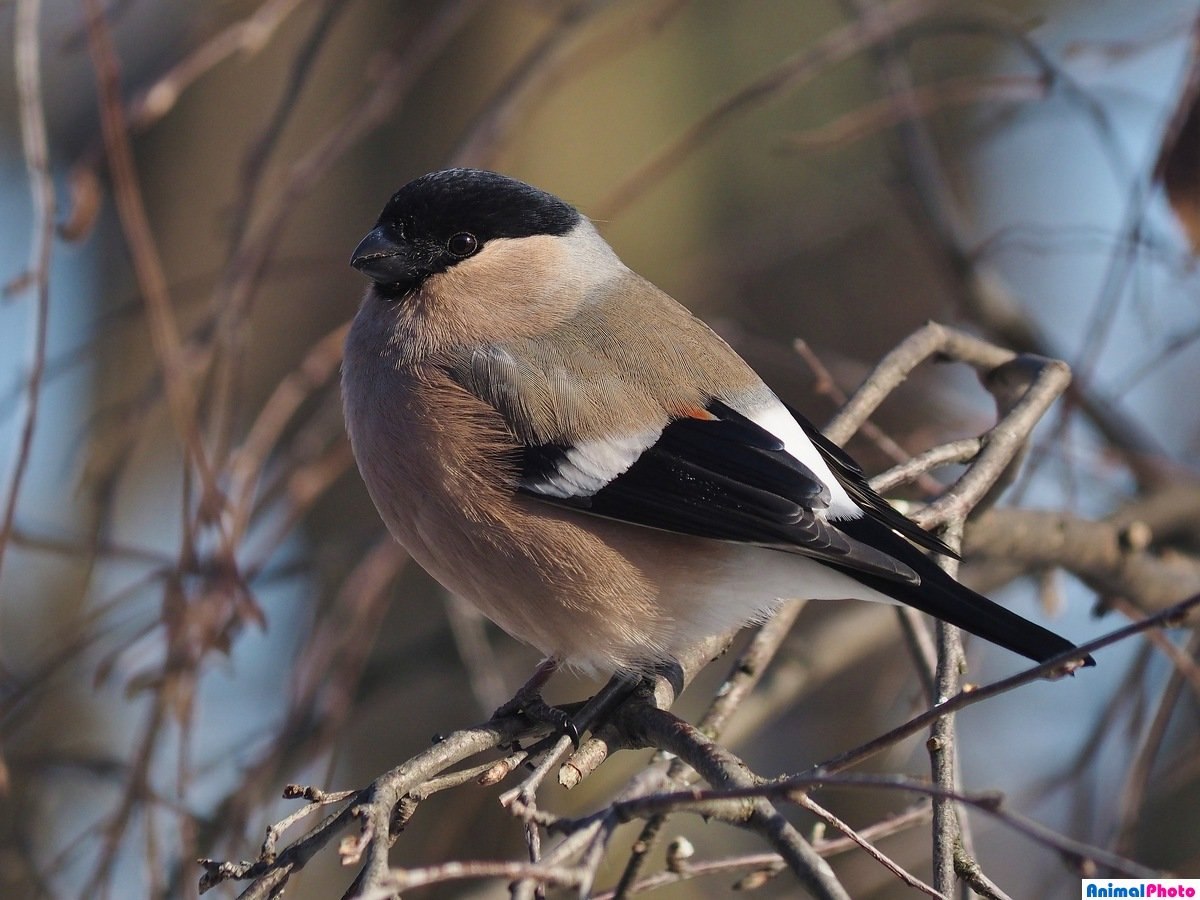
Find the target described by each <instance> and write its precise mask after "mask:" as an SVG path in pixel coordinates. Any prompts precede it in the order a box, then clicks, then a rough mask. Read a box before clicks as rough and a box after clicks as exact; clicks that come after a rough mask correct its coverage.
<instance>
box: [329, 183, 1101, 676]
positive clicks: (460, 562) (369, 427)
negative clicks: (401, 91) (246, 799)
mask: <svg viewBox="0 0 1200 900" xmlns="http://www.w3.org/2000/svg"><path fill="white" fill-rule="evenodd" d="M351 265H353V266H354V268H356V269H357V270H358V271H360V272H361V273H362V274H364V275H366V276H367V277H368V278H369V279H370V280H371V284H370V285H369V287H368V289H367V291H366V294H365V296H364V297H363V299H362V304H361V306H360V307H359V309H358V314H357V315H356V317H355V319H354V322H353V324H352V326H351V328H350V331H349V335H348V337H347V339H346V347H345V361H344V366H343V375H342V388H343V398H344V408H345V417H346V425H347V428H348V431H349V434H350V441H351V444H352V445H353V449H354V456H355V459H356V460H357V462H358V467H359V470H360V472H361V473H362V477H363V479H364V481H365V482H366V485H367V488H368V490H369V491H370V494H371V497H372V499H373V500H374V503H375V505H376V507H377V508H378V510H379V513H380V515H381V516H382V517H383V520H384V522H385V523H386V524H387V527H388V529H389V530H390V531H391V533H392V534H393V535H394V536H395V538H396V539H397V540H398V541H399V542H400V543H401V544H403V545H404V547H405V548H406V549H407V550H408V552H409V553H410V554H411V555H412V557H413V558H414V559H415V560H416V561H417V562H418V563H420V564H421V565H422V566H423V567H424V568H425V569H426V570H427V571H428V572H429V573H430V574H431V575H432V576H433V577H434V578H436V579H437V580H438V581H439V582H441V584H442V585H443V586H444V587H446V588H447V589H449V590H450V591H453V592H455V593H457V594H459V595H460V596H462V597H463V598H465V599H467V600H468V601H470V602H471V603H473V604H474V605H475V606H477V607H478V608H479V609H480V610H481V611H482V612H483V613H484V615H486V616H487V617H488V618H490V619H491V620H492V621H494V622H496V623H497V624H498V625H499V626H500V627H502V628H503V629H504V630H505V631H507V632H509V633H510V634H511V635H513V636H515V637H517V638H519V639H521V640H523V641H526V642H528V643H530V644H532V645H533V646H534V647H536V648H538V649H539V650H540V651H541V652H542V653H544V654H546V656H547V657H548V659H549V660H551V661H553V662H557V663H561V664H565V665H569V666H574V667H578V668H581V669H584V670H592V671H595V670H600V671H605V672H612V671H617V672H626V673H639V672H646V671H649V670H651V669H653V668H654V667H656V666H658V665H660V664H663V663H669V662H670V660H671V659H672V658H673V657H674V656H675V654H677V653H678V652H679V651H680V650H681V649H682V648H684V647H686V646H688V645H689V644H691V643H693V642H695V641H697V640H699V639H701V638H704V637H708V636H711V635H714V634H717V633H719V632H722V631H724V630H727V629H730V628H732V627H736V626H738V625H741V624H744V623H747V622H751V621H754V620H761V619H763V618H764V617H766V616H768V615H769V614H770V612H771V610H772V608H773V607H774V606H776V605H777V604H778V603H779V602H780V598H788V597H807V598H812V599H841V598H860V599H864V600H876V601H886V602H892V603H896V602H899V603H905V604H908V605H910V606H914V607H916V608H917V609H919V610H922V611H923V612H926V613H928V614H930V615H932V616H936V617H938V618H940V619H943V620H945V621H946V622H950V623H952V624H954V625H957V626H958V627H960V628H963V629H966V630H967V631H969V632H972V633H973V634H976V635H978V636H980V637H982V638H985V639H986V640H988V641H991V642H993V643H996V644H999V645H1000V646H1002V647H1005V648H1007V649H1009V650H1011V651H1014V652H1016V653H1019V654H1021V655H1022V656H1025V657H1028V658H1030V659H1032V660H1035V661H1044V660H1046V659H1048V658H1049V657H1052V656H1055V655H1057V654H1060V653H1063V652H1065V651H1069V650H1072V649H1074V645H1073V644H1071V643H1070V642H1069V641H1067V640H1064V639H1063V638H1061V637H1059V636H1058V635H1056V634H1054V633H1052V632H1050V631H1048V630H1046V629H1045V628H1042V627H1041V626H1039V625H1035V624H1034V623H1032V622H1029V621H1027V620H1026V619H1024V618H1022V617H1020V616H1018V615H1016V614H1014V613H1012V612H1010V611H1008V610H1007V609H1005V608H1003V607H1001V606H999V605H997V604H996V603H993V602H992V601H991V600H989V599H987V598H986V597H983V596H981V595H979V594H977V593H975V592H974V591H971V590H970V589H968V588H966V587H964V586H963V585H961V584H959V583H958V582H957V581H955V580H954V579H952V578H951V577H950V576H948V575H947V574H946V573H945V572H943V571H942V570H941V569H940V568H939V567H938V566H936V565H935V564H934V563H933V562H932V561H931V560H930V559H929V558H928V557H927V556H926V554H925V552H923V551H929V552H932V553H935V554H951V551H950V549H949V548H948V547H947V546H946V545H945V544H944V543H943V542H942V541H941V540H940V539H939V538H938V537H936V536H935V535H933V534H931V533H929V532H928V531H925V530H924V529H922V528H921V527H919V526H918V525H916V524H915V523H914V522H912V521H911V520H909V519H907V518H905V517H904V516H903V515H901V514H900V513H899V512H898V511H897V510H895V509H894V508H893V507H892V506H890V505H889V504H888V503H887V501H885V500H884V499H883V498H882V497H880V496H879V495H878V494H877V493H875V492H874V491H873V490H872V489H871V488H870V487H869V486H868V484H867V482H866V479H865V478H864V475H863V471H862V469H860V468H859V466H858V465H857V464H856V463H855V462H854V460H853V459H851V458H850V457H849V456H848V455H847V454H846V453H845V452H844V451H842V450H841V449H840V448H839V447H837V446H836V445H834V444H833V443H832V442H830V441H829V440H827V439H826V438H825V437H824V436H822V434H821V433H820V432H819V431H818V430H817V429H816V428H815V427H814V426H813V425H812V424H811V423H810V422H808V421H807V420H806V419H805V418H803V417H802V416H801V415H799V414H798V413H796V412H795V411H794V410H792V409H790V408H789V407H788V406H787V405H786V404H784V403H783V402H781V401H780V399H779V398H778V397H777V396H776V395H775V394H774V393H772V391H771V390H770V388H768V387H767V386H766V385H765V384H764V383H763V381H762V380H761V379H760V378H759V377H758V375H756V374H755V373H754V371H753V370H752V369H751V368H750V366H749V365H747V364H746V362H745V361H743V360H742V359H741V357H739V356H738V355H737V354H736V353H735V352H734V351H733V350H732V349H731V348H730V347H729V345H728V344H726V343H725V341H723V340H722V339H721V338H720V337H718V336H717V335H716V334H715V333H714V332H713V331H712V330H710V329H709V328H708V327H707V326H706V325H704V323H702V322H701V321H699V320H698V319H696V318H695V317H694V316H692V315H691V313H689V312H688V311H687V310H686V309H684V307H682V306H681V305H679V304H678V303H676V302H675V301H674V300H673V299H671V298H670V297H669V296H667V295H666V294H665V293H663V292H662V291H660V290H659V289H658V288H656V287H655V286H654V285H653V284H651V283H650V282H649V281H647V280H646V279H644V278H642V277H640V276H639V275H637V274H636V273H634V272H632V271H630V270H629V269H628V268H626V266H625V265H624V264H623V263H622V262H621V260H620V259H618V258H617V255H616V253H615V252H614V251H613V249H612V248H611V247H610V246H609V245H608V244H607V243H606V242H605V240H604V239H603V238H602V237H601V236H600V234H599V233H598V232H597V230H596V229H595V227H593V225H592V223H591V222H590V221H589V220H588V219H587V218H585V217H584V216H583V215H581V214H580V213H579V212H578V211H577V210H576V209H575V208H574V207H572V206H570V205H569V204H567V203H565V202H563V201H562V200H560V199H558V198H557V197H555V196H553V195H551V194H548V193H546V192H544V191H541V190H538V189H537V188H534V187H532V186H530V185H528V184H524V183H522V182H520V181H516V180H514V179H512V178H508V177H506V176H503V175H499V174H496V173H493V172H485V171H480V170H475V169H465V168H456V169H447V170H445V171H440V172H433V173H431V174H428V175H424V176H422V177H420V178H418V179H416V180H415V181H411V182H409V183H408V184H406V185H405V186H404V187H402V188H401V189H400V190H399V191H397V192H396V193H395V194H394V195H393V196H392V198H391V199H390V200H389V201H388V203H387V205H386V206H385V207H384V209H383V213H382V214H381V215H380V216H379V219H378V221H377V222H376V223H375V227H374V228H372V229H371V231H370V232H368V234H367V235H366V237H364V238H363V239H362V242H361V243H360V244H359V245H358V247H357V248H356V249H355V250H354V254H353V257H352V259H351ZM1085 662H1087V663H1090V662H1091V660H1090V659H1087V660H1085Z"/></svg>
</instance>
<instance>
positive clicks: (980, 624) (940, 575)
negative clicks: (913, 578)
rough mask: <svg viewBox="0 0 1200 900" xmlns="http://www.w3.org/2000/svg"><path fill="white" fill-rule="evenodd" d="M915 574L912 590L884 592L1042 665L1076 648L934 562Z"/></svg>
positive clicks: (1089, 662) (1089, 661)
mask: <svg viewBox="0 0 1200 900" xmlns="http://www.w3.org/2000/svg"><path fill="white" fill-rule="evenodd" d="M918 574H920V576H921V584H919V585H915V586H911V587H910V586H908V585H893V586H890V587H891V589H890V590H888V591H887V593H888V594H890V595H892V596H893V597H895V598H896V599H897V600H900V601H901V602H902V603H906V604H908V605H909V606H913V607H916V608H917V609H919V610H921V611H922V612H926V613H929V615H931V616H934V617H936V618H938V619H941V620H942V621H944V622H949V623H950V624H951V625H956V626H957V627H959V628H961V629H963V630H964V631H969V632H971V634H974V635H976V636H978V637H981V638H983V639H984V640H985V641H991V642H992V643H993V644H998V645H1000V646H1001V647H1004V648H1005V649H1006V650H1011V651H1013V652H1014V653H1019V654H1021V656H1024V657H1026V658H1028V659H1032V660H1033V661H1034V662H1045V661H1046V660H1048V659H1050V658H1051V657H1054V656H1058V655H1059V654H1061V653H1066V652H1068V651H1071V650H1075V649H1077V648H1076V646H1075V645H1074V644H1072V643H1071V642H1070V641H1068V640H1067V639H1066V638H1064V637H1060V636H1059V635H1057V634H1055V633H1054V632H1053V631H1050V630H1049V629H1047V628H1043V627H1042V626H1041V625H1037V624H1035V623H1033V622H1030V621H1029V620H1028V619H1025V618H1023V617H1021V616H1019V615H1017V614H1016V613H1014V612H1012V611H1010V610H1008V609H1005V608H1004V607H1003V606H1001V605H1000V604H998V603H995V602H994V601H992V600H989V599H988V598H987V597H984V596H983V595H982V594H977V593H975V592H974V591H973V590H971V589H970V588H968V587H965V586H964V585H961V584H959V583H958V582H957V581H955V580H954V579H953V578H951V577H950V576H949V575H947V574H946V573H945V572H943V571H942V570H941V569H940V568H938V567H937V566H936V565H934V564H933V563H929V564H928V568H925V567H922V568H920V569H919V570H918ZM897 588H899V590H897ZM1095 664H1096V661H1095V660H1094V659H1092V657H1091V656H1085V657H1084V658H1083V665H1085V666H1094V665H1095Z"/></svg>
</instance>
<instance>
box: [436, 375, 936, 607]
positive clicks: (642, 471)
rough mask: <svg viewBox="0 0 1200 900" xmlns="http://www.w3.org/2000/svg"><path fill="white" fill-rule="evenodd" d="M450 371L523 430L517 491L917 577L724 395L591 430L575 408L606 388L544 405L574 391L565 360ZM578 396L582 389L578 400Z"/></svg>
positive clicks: (890, 576) (898, 578)
mask: <svg viewBox="0 0 1200 900" xmlns="http://www.w3.org/2000/svg"><path fill="white" fill-rule="evenodd" d="M518 360H519V362H518ZM576 362H578V360H576ZM480 367H484V368H486V374H483V373H481V371H480ZM472 369H473V370H474V371H472ZM450 372H451V376H452V377H454V378H455V379H456V380H457V381H458V382H459V383H460V384H461V385H463V386H464V387H466V388H467V389H468V390H470V391H471V392H472V393H474V394H475V395H476V396H479V397H480V398H481V399H484V400H486V401H488V402H489V403H491V404H492V405H493V406H494V407H495V408H496V409H497V411H498V412H500V414H501V415H502V416H503V417H504V418H505V420H506V422H508V423H509V426H510V428H511V430H512V431H513V433H514V435H515V436H516V437H517V439H518V449H517V455H518V457H519V458H518V459H517V468H518V471H519V475H518V480H517V490H518V491H519V492H520V493H522V494H525V495H527V496H530V497H534V498H537V499H538V500H541V501H544V502H546V503H552V504H557V505H561V506H567V507H570V508H573V509H577V510H580V511H583V512H587V513H590V514H592V515H597V516H603V517H605V518H609V519H617V520H620V521H623V522H628V523H631V524H634V525H641V526H646V527H650V528H658V529H663V530H666V531H673V532H678V533H682V534H690V535H695V536H697V537H705V538H713V539H717V540H725V541H736V542H742V543H752V544H756V545H760V546H767V547H773V548H776V549H780V550H787V551H790V552H794V553H800V554H803V555H805V556H809V557H813V558H816V559H819V560H821V561H822V562H826V563H829V564H831V565H834V566H837V567H838V568H842V569H846V570H850V571H854V572H861V573H865V574H869V575H872V576H875V577H878V578H882V579H886V580H888V581H893V582H897V583H903V584H917V583H919V582H920V578H919V577H918V576H917V574H916V573H915V572H914V571H913V569H912V568H911V567H910V566H909V565H907V564H905V563H904V562H901V561H900V560H898V559H896V558H895V557H894V556H892V555H890V554H888V553H885V552H883V551H880V550H878V549H876V548H874V547H872V546H870V545H869V544H867V543H864V542H862V541H860V540H857V539H855V538H854V537H852V536H851V535H850V534H848V533H846V531H845V530H843V528H841V527H839V525H840V524H841V523H840V522H839V521H837V520H834V519H831V518H830V517H828V516H827V515H826V510H827V509H828V507H829V505H830V486H829V485H828V484H827V483H826V482H824V481H822V479H821V478H820V477H819V476H818V475H817V474H815V473H814V472H813V470H812V469H811V468H809V467H808V466H806V465H805V464H804V463H802V462H800V461H799V460H798V459H797V458H796V457H795V456H794V455H792V454H791V453H789V452H788V451H787V450H786V449H785V446H784V441H783V440H782V439H781V438H779V437H778V436H776V435H775V434H772V433H771V432H770V431H768V430H767V429H766V428H764V427H762V426H761V425H759V424H757V423H755V422H754V421H752V420H751V419H750V418H748V417H747V416H745V415H744V414H742V413H740V412H738V411H737V410H736V409H734V408H733V407H732V406H730V405H729V404H727V403H724V402H722V401H721V400H719V399H709V400H708V401H707V402H706V403H705V404H704V405H703V406H702V407H701V406H695V407H693V408H691V409H686V410H684V411H681V412H677V413H675V414H666V413H665V412H663V411H662V409H661V407H659V419H658V421H648V422H645V423H644V427H641V426H635V427H632V428H626V429H621V428H617V429H611V428H609V429H604V430H601V431H598V432H597V431H595V430H593V432H592V433H591V434H590V435H589V434H587V429H586V427H584V428H581V427H580V426H579V422H578V419H579V418H580V417H581V416H583V417H586V415H587V413H586V410H591V411H592V413H594V412H595V406H596V404H597V403H603V402H604V397H603V396H600V395H595V394H592V395H590V396H589V395H588V388H589V386H588V385H578V386H577V387H578V388H579V395H578V396H576V395H572V396H573V397H574V399H573V400H572V401H571V402H572V404H575V405H577V406H578V407H579V408H578V409H576V410H575V411H574V412H573V413H567V412H564V411H563V410H561V409H560V410H559V414H558V415H546V409H545V407H546V404H547V403H549V404H551V405H552V406H553V405H554V404H555V402H556V401H555V398H556V397H558V398H559V402H560V404H561V405H565V403H563V401H562V394H563V391H569V390H571V386H570V385H566V386H564V384H563V380H564V379H569V378H570V376H568V375H566V374H564V370H563V369H562V368H561V367H559V368H555V369H554V371H553V372H552V373H547V372H545V371H543V368H542V367H540V366H539V365H537V364H534V363H531V361H530V359H529V357H528V356H527V355H525V354H511V353H507V352H493V351H489V352H487V353H482V354H481V353H478V352H477V353H476V354H474V355H473V357H472V359H471V360H469V361H467V364H466V367H465V368H464V367H463V366H461V365H460V366H457V367H454V368H452V369H451V370H450ZM556 380H557V383H555V382H556ZM608 390H609V392H610V394H611V390H612V387H611V385H610V387H609V389H608ZM629 390H630V391H631V392H633V391H635V388H634V387H632V386H630V387H629ZM580 396H583V397H586V402H584V403H583V404H582V405H579V404H577V403H576V401H577V400H578V399H579V397H580ZM625 399H626V401H627V400H628V398H625ZM531 412H533V413H534V416H533V421H535V422H536V423H537V424H536V425H533V426H531V416H530V413H531ZM868 514H871V511H870V510H869V509H868ZM897 515H898V514H897ZM914 527H915V526H914Z"/></svg>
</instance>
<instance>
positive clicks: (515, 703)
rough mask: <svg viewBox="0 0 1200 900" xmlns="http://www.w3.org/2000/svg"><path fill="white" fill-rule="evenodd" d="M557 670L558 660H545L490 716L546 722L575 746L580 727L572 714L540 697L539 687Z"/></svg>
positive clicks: (577, 743)
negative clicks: (515, 716) (572, 717)
mask: <svg viewBox="0 0 1200 900" xmlns="http://www.w3.org/2000/svg"><path fill="white" fill-rule="evenodd" d="M556 671H558V660H556V659H547V660H544V661H543V662H542V663H541V665H539V666H538V667H537V669H536V670H535V671H534V673H533V676H532V677H531V678H530V679H529V680H528V681H527V682H525V684H524V685H523V686H522V687H521V689H520V690H519V691H517V692H516V694H514V695H513V698H512V699H511V700H508V701H507V702H505V703H503V704H502V705H501V706H500V708H499V709H497V710H496V711H495V712H494V713H493V714H492V717H493V718H501V717H503V716H513V715H520V716H523V717H524V718H526V719H528V720H529V721H530V722H532V723H534V724H535V725H547V726H549V727H550V728H551V730H553V731H554V732H556V733H558V734H560V735H566V736H567V737H569V738H570V739H571V743H572V744H574V745H575V748H576V749H578V748H579V729H578V728H577V727H576V725H575V723H574V721H572V719H571V714H570V713H568V712H567V711H566V710H564V709H559V708H558V707H557V706H551V705H550V704H549V703H547V702H546V701H545V700H543V699H542V687H543V686H544V685H545V684H546V682H547V681H549V680H550V676H551V675H553V674H554V673H555V672H556Z"/></svg>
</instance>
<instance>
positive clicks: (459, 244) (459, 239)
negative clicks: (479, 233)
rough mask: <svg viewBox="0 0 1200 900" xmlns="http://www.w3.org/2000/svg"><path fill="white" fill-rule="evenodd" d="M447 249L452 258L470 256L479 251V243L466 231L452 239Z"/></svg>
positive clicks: (447, 244)
mask: <svg viewBox="0 0 1200 900" xmlns="http://www.w3.org/2000/svg"><path fill="white" fill-rule="evenodd" d="M446 249H447V250H449V251H450V255H451V256H457V257H460V258H461V257H464V256H470V255H471V254H472V253H474V252H475V251H476V250H478V249H479V241H478V240H477V239H476V237H475V235H473V234H468V233H467V232H465V231H460V232H459V233H458V234H456V235H455V236H454V237H452V238H450V240H449V241H447V243H446Z"/></svg>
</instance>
